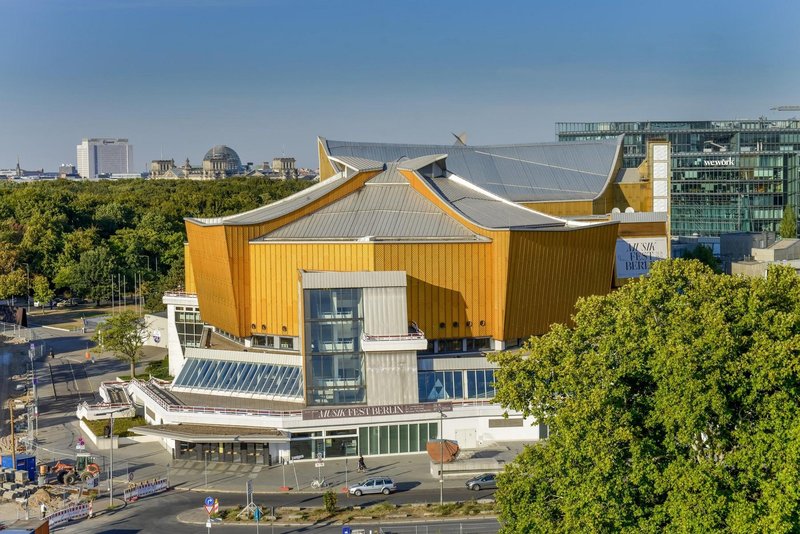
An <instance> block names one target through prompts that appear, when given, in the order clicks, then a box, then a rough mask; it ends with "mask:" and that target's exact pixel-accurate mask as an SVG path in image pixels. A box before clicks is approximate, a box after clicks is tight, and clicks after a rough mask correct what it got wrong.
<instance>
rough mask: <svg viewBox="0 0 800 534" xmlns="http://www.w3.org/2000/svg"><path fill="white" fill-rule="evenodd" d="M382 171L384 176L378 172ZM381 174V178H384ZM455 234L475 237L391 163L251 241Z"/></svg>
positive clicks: (404, 237) (395, 237) (388, 237)
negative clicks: (346, 192)
mask: <svg viewBox="0 0 800 534" xmlns="http://www.w3.org/2000/svg"><path fill="white" fill-rule="evenodd" d="M383 175H389V177H388V178H387V177H384V176H383ZM384 179H385V180H386V181H384ZM367 237H368V238H370V239H374V240H381V239H419V238H422V239H426V238H428V239H430V238H437V239H454V238H455V239H461V240H470V241H474V240H478V239H480V238H479V236H477V235H475V234H474V233H473V232H471V231H469V230H468V229H467V228H466V227H465V226H464V225H462V224H460V223H459V222H457V221H456V220H455V219H453V218H452V217H450V216H448V215H447V214H445V213H444V212H443V211H442V210H440V209H439V208H438V207H436V206H435V205H434V204H433V203H432V202H430V201H429V200H428V199H426V198H425V197H423V196H422V195H421V194H419V193H417V192H416V191H414V189H412V188H411V185H410V184H409V183H408V181H407V180H406V179H405V178H404V177H403V176H402V175H401V174H400V173H398V172H396V164H394V163H390V164H388V165H387V170H386V172H384V173H381V174H380V175H378V176H376V177H375V178H373V179H372V180H370V181H369V182H367V183H366V184H365V185H364V187H362V188H361V189H359V190H358V191H355V192H353V193H351V194H350V195H348V196H346V197H344V198H342V199H340V200H338V201H336V202H333V203H331V204H329V205H327V206H325V207H324V208H322V209H320V210H317V211H316V212H314V213H311V214H309V215H306V216H304V217H302V218H300V219H298V220H297V221H295V222H292V223H290V224H287V225H286V226H282V227H281V228H278V229H277V230H275V231H273V232H271V233H269V234H267V235H265V236H262V237H260V238H258V239H256V240H255V241H280V240H303V241H306V240H337V239H342V240H344V239H346V240H353V239H361V238H367Z"/></svg>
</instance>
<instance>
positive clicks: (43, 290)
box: [32, 274, 56, 313]
mask: <svg viewBox="0 0 800 534" xmlns="http://www.w3.org/2000/svg"><path fill="white" fill-rule="evenodd" d="M32 284H33V300H35V301H38V302H39V304H40V305H41V306H42V313H44V311H45V309H47V304H46V303H48V302H50V301H51V300H53V298H54V297H55V296H56V294H55V291H53V290H52V288H51V287H50V282H49V281H48V280H47V278H45V277H44V276H42V275H40V274H37V275H35V276H34V277H33V281H32Z"/></svg>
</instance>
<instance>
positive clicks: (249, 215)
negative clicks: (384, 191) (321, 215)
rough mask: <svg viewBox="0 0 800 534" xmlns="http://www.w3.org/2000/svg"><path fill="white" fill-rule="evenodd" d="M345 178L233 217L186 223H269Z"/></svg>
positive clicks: (194, 220) (344, 178)
mask: <svg viewBox="0 0 800 534" xmlns="http://www.w3.org/2000/svg"><path fill="white" fill-rule="evenodd" d="M346 181H347V178H346V177H345V176H344V175H343V174H337V175H336V176H333V177H331V178H328V179H327V180H322V181H321V182H319V183H316V184H314V185H312V186H310V187H307V188H306V189H303V190H302V191H298V192H297V193H295V194H293V195H290V196H288V197H286V198H284V199H281V200H278V201H277V202H273V203H271V204H267V205H266V206H261V207H260V208H256V209H254V210H250V211H246V212H244V213H237V214H235V215H228V216H226V217H212V218H208V219H196V218H192V217H187V218H186V220H187V221H191V222H194V223H197V224H200V225H202V226H212V225H218V224H222V225H233V226H235V225H247V224H259V223H263V222H266V221H271V220H274V219H277V218H278V217H282V216H283V215H286V214H287V213H292V212H293V211H295V210H298V209H300V208H302V207H303V206H305V205H306V204H308V203H309V202H313V201H314V200H317V199H318V198H321V197H323V196H325V195H326V194H327V193H329V192H330V191H333V190H334V189H336V188H337V187H339V186H340V185H342V184H343V183H345V182H346Z"/></svg>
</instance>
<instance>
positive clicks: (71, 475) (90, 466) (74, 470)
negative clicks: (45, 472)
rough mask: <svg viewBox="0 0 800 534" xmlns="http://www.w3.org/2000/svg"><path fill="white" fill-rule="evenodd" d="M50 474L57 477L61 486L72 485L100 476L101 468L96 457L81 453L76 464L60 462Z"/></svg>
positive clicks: (51, 469) (52, 468)
mask: <svg viewBox="0 0 800 534" xmlns="http://www.w3.org/2000/svg"><path fill="white" fill-rule="evenodd" d="M50 472H51V473H53V474H55V475H56V480H58V482H59V483H61V484H67V485H72V484H74V483H75V482H77V481H78V479H80V480H82V481H84V482H86V481H87V480H89V479H90V478H94V477H96V476H99V475H100V466H99V465H97V463H95V461H94V457H93V456H91V455H90V454H87V453H82V452H79V453H78V455H77V457H76V459H75V464H74V465H73V464H68V463H66V462H62V461H60V460H59V461H58V463H56V464H55V465H54V466H53V467H51V468H50Z"/></svg>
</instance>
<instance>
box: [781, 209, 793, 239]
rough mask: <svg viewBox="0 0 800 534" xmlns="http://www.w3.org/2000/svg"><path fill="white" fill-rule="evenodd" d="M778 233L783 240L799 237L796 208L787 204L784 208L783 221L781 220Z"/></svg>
mask: <svg viewBox="0 0 800 534" xmlns="http://www.w3.org/2000/svg"><path fill="white" fill-rule="evenodd" d="M778 233H779V234H780V236H781V237H783V238H795V237H797V215H796V214H795V212H794V206H792V205H791V204H787V205H786V207H785V208H783V219H781V224H780V227H779V228H778Z"/></svg>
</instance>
